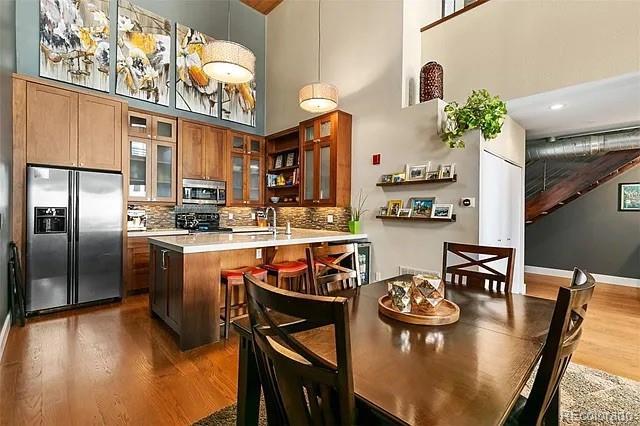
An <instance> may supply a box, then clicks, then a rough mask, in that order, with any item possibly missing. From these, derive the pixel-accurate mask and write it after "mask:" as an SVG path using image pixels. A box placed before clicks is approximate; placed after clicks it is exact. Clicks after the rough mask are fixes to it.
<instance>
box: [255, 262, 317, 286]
mask: <svg viewBox="0 0 640 426" xmlns="http://www.w3.org/2000/svg"><path fill="white" fill-rule="evenodd" d="M262 267H263V268H264V269H266V270H267V273H268V274H269V275H270V276H272V277H274V278H275V281H276V282H275V285H276V287H278V288H283V287H286V288H285V289H286V290H291V291H298V292H301V293H308V292H309V286H308V285H307V263H306V262H299V261H295V260H293V261H285V262H279V263H271V264H266V265H262Z"/></svg>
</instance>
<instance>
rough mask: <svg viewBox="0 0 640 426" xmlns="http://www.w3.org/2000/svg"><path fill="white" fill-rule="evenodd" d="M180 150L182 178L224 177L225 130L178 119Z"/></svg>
mask: <svg viewBox="0 0 640 426" xmlns="http://www.w3.org/2000/svg"><path fill="white" fill-rule="evenodd" d="M179 133H180V144H179V145H180V150H181V157H182V177H183V178H184V179H206V180H224V179H225V168H226V167H225V165H226V161H225V160H226V158H225V152H226V150H225V130H224V129H220V128H218V127H213V126H207V125H205V124H200V123H194V122H191V121H186V120H180V132H179Z"/></svg>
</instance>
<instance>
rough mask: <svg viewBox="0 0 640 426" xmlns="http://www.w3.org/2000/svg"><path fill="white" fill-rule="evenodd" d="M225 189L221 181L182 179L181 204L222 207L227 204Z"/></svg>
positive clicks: (224, 184)
mask: <svg viewBox="0 0 640 426" xmlns="http://www.w3.org/2000/svg"><path fill="white" fill-rule="evenodd" d="M226 188H227V187H226V183H225V182H223V181H218V180H198V179H183V180H182V202H183V203H184V204H214V205H219V206H223V205H225V203H226V202H227V189H226Z"/></svg>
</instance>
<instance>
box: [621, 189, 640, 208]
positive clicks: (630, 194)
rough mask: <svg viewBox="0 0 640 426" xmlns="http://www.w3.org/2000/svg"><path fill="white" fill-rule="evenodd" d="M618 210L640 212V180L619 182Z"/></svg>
mask: <svg viewBox="0 0 640 426" xmlns="http://www.w3.org/2000/svg"><path fill="white" fill-rule="evenodd" d="M618 211H621V212H640V182H630V183H620V184H618Z"/></svg>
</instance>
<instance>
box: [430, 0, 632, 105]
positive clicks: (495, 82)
mask: <svg viewBox="0 0 640 426" xmlns="http://www.w3.org/2000/svg"><path fill="white" fill-rule="evenodd" d="M425 23H426V21H425ZM639 40H640V1H633V0H631V1H627V0H607V1H587V0H563V1H556V0H492V1H490V2H487V3H486V4H483V5H481V6H479V7H476V8H474V9H472V10H470V11H468V12H465V13H463V14H461V15H459V16H457V17H455V18H454V19H451V20H449V21H447V22H445V23H443V24H441V25H437V26H435V27H433V28H430V29H428V30H426V31H424V32H423V33H422V63H426V62H428V61H431V60H435V61H437V62H439V63H440V64H441V65H442V66H443V68H444V99H445V100H446V101H452V100H457V101H463V100H465V99H466V98H467V96H468V95H469V93H470V92H471V90H472V89H479V88H486V89H488V90H489V91H490V92H492V93H494V94H498V95H500V96H501V97H502V98H503V99H514V98H519V97H523V96H528V95H532V94H535V93H541V92H547V91H549V90H553V89H558V88H561V87H567V86H571V85H575V84H578V83H583V82H588V81H595V80H601V79H604V78H608V77H613V76H617V75H621V74H626V73H630V72H635V71H638V70H640V48H639V44H638V43H639Z"/></svg>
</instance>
